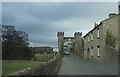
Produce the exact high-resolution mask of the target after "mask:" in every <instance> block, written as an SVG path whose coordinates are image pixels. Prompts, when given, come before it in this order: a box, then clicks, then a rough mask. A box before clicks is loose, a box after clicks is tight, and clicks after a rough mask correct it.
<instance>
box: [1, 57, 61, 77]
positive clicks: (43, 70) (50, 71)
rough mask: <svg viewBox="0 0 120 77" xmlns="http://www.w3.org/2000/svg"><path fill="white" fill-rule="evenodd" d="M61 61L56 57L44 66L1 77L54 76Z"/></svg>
mask: <svg viewBox="0 0 120 77" xmlns="http://www.w3.org/2000/svg"><path fill="white" fill-rule="evenodd" d="M61 61H62V59H61V58H59V57H58V56H57V57H55V58H54V59H52V60H50V61H49V62H47V63H45V64H41V65H38V66H35V67H32V68H27V69H25V70H22V71H18V72H15V73H13V74H8V75H5V76H2V77H13V76H14V77H16V76H17V77H21V76H23V75H24V76H25V75H29V76H30V75H31V76H32V75H56V74H57V72H58V70H59V67H60V65H61Z"/></svg>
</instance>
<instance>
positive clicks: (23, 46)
mask: <svg viewBox="0 0 120 77" xmlns="http://www.w3.org/2000/svg"><path fill="white" fill-rule="evenodd" d="M28 45H29V43H28V34H27V33H26V32H23V31H17V30H16V29H15V26H11V25H2V47H3V48H2V51H3V52H2V58H3V59H10V60H12V59H14V60H16V59H27V60H28V59H31V58H32V57H33V55H34V53H33V52H32V51H31V49H30V48H29V47H28Z"/></svg>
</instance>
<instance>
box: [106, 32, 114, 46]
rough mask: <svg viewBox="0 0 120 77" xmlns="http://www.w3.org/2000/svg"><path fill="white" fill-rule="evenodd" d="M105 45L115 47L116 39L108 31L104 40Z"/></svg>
mask: <svg viewBox="0 0 120 77" xmlns="http://www.w3.org/2000/svg"><path fill="white" fill-rule="evenodd" d="M105 45H107V46H111V47H113V48H115V46H116V37H115V35H114V34H113V33H112V31H109V30H108V31H107V34H106V38H105Z"/></svg>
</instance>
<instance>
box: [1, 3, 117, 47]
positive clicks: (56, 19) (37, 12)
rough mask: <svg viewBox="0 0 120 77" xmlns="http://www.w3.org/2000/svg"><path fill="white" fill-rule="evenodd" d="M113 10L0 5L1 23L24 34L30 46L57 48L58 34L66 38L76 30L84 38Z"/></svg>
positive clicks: (67, 5)
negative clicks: (14, 27)
mask: <svg viewBox="0 0 120 77" xmlns="http://www.w3.org/2000/svg"><path fill="white" fill-rule="evenodd" d="M117 10H118V8H117V3H113V2H112V3H108V2H106V3H105V2H100V3H99V2H50V3H49V2H3V4H2V13H3V14H2V20H3V21H2V23H3V24H11V25H14V26H16V28H17V29H18V30H22V31H25V32H27V33H28V34H29V41H30V43H31V45H32V46H33V44H34V43H35V44H36V45H37V46H42V45H49V46H57V32H58V31H64V32H65V36H70V37H71V36H74V32H76V31H80V32H83V36H84V35H85V34H86V33H87V32H88V31H89V30H91V28H93V26H94V22H97V23H99V22H100V21H102V20H104V19H106V18H107V17H108V14H109V13H110V12H115V13H117V12H118V11H117Z"/></svg>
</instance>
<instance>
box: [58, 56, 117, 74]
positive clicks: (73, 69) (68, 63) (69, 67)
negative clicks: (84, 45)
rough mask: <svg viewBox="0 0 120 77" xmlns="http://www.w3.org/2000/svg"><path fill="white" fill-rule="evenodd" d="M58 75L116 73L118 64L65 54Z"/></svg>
mask: <svg viewBox="0 0 120 77" xmlns="http://www.w3.org/2000/svg"><path fill="white" fill-rule="evenodd" d="M58 75H118V66H117V65H112V64H105V63H98V62H93V61H89V60H85V59H81V58H79V57H78V56H76V55H75V54H71V55H65V56H64V58H63V61H62V64H61V67H60V70H59V72H58Z"/></svg>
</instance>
